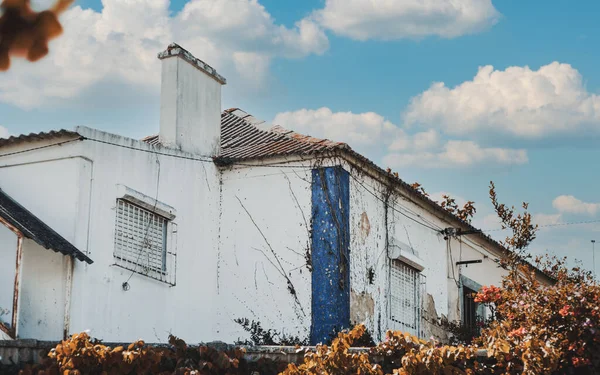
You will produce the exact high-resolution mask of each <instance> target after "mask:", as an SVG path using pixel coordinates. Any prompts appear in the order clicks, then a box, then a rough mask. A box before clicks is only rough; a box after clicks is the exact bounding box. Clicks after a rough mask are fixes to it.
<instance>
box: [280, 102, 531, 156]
mask: <svg viewBox="0 0 600 375" xmlns="http://www.w3.org/2000/svg"><path fill="white" fill-rule="evenodd" d="M273 123H274V124H277V125H281V126H283V127H285V128H289V129H292V130H294V131H297V132H299V133H302V134H308V135H311V136H314V137H319V138H327V139H330V140H333V141H341V142H346V143H348V144H349V145H350V146H351V147H353V148H355V149H356V150H357V151H359V152H370V153H373V154H374V153H381V152H382V151H383V152H387V155H386V156H385V157H384V158H383V162H384V164H385V166H386V167H387V166H389V167H392V168H397V167H404V166H413V165H417V166H420V167H427V168H449V167H471V166H475V165H481V164H501V165H511V164H524V163H527V161H528V158H527V153H526V151H525V150H514V149H505V148H484V147H480V146H479V145H478V144H477V143H475V142H472V141H464V140H449V141H446V142H445V143H443V142H442V141H441V140H440V135H439V134H438V133H437V132H436V131H435V130H428V131H424V132H419V133H415V134H408V133H407V132H406V131H405V130H404V129H402V128H400V127H398V126H396V125H395V124H393V123H392V122H391V121H389V120H387V119H386V118H385V117H383V116H381V115H379V114H377V113H374V112H365V113H352V112H333V111H332V110H331V109H329V108H326V107H324V108H320V109H317V110H309V109H301V110H298V111H293V112H283V113H279V114H277V115H276V116H275V119H274V120H273Z"/></svg>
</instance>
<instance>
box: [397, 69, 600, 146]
mask: <svg viewBox="0 0 600 375" xmlns="http://www.w3.org/2000/svg"><path fill="white" fill-rule="evenodd" d="M404 121H405V124H406V125H411V124H421V125H425V126H431V127H439V128H441V129H443V131H445V132H446V133H448V134H453V135H465V134H475V133H477V132H481V133H488V132H495V133H504V134H509V135H512V136H517V137H524V138H535V139H538V138H542V137H547V136H552V135H556V134H564V133H571V134H573V133H575V132H585V131H597V130H598V128H599V126H600V96H598V95H596V94H593V93H590V92H588V91H587V90H586V88H585V86H584V84H583V80H582V77H581V75H580V74H579V72H578V71H577V70H576V69H574V68H573V67H571V65H569V64H560V63H558V62H553V63H551V64H549V65H545V66H542V67H541V68H539V69H538V70H531V69H530V68H529V67H518V66H514V67H509V68H507V69H506V70H494V68H493V67H492V66H489V65H488V66H484V67H481V68H479V71H478V72H477V75H476V76H475V77H474V78H473V80H471V81H466V82H463V83H462V84H460V85H458V86H456V87H454V88H449V87H446V85H445V84H444V83H443V82H439V83H434V84H433V85H432V86H431V87H430V88H429V89H428V90H426V91H425V92H423V93H421V94H420V95H418V96H416V97H414V98H413V99H412V101H411V104H410V105H409V107H408V108H407V111H406V112H405V114H404Z"/></svg>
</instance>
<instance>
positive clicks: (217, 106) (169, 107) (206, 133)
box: [158, 43, 226, 156]
mask: <svg viewBox="0 0 600 375" xmlns="http://www.w3.org/2000/svg"><path fill="white" fill-rule="evenodd" d="M158 58H159V59H160V60H161V61H162V77H161V89H160V133H159V140H160V142H161V143H162V144H163V145H165V146H167V147H174V148H178V149H180V150H182V151H185V152H190V153H194V154H197V155H205V156H216V155H218V153H219V146H220V139H221V85H224V84H226V80H225V78H223V77H222V76H221V75H219V74H218V73H217V71H216V70H215V69H213V68H212V67H210V66H209V65H208V64H206V63H204V62H203V61H201V60H199V59H197V58H195V57H194V56H193V55H192V54H191V53H189V52H188V51H186V50H185V49H183V48H181V47H180V46H179V45H177V44H175V43H172V44H170V45H169V46H168V47H167V49H166V51H164V52H161V53H159V54H158Z"/></svg>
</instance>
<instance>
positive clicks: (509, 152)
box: [383, 140, 528, 168]
mask: <svg viewBox="0 0 600 375" xmlns="http://www.w3.org/2000/svg"><path fill="white" fill-rule="evenodd" d="M383 160H384V163H386V165H389V166H391V167H392V168H399V167H406V166H411V165H416V166H420V167H423V168H456V167H472V166H475V165H490V164H500V165H513V164H516V165H519V164H525V163H527V162H528V157H527V152H526V151H525V150H520V149H507V148H485V147H481V146H479V145H478V144H477V143H475V142H472V141H456V140H451V141H448V142H446V144H445V145H444V146H443V149H442V150H440V151H427V152H418V153H405V154H400V153H391V154H389V155H387V156H386V157H385V158H384V159H383Z"/></svg>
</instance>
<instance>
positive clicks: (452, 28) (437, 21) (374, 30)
mask: <svg viewBox="0 0 600 375" xmlns="http://www.w3.org/2000/svg"><path fill="white" fill-rule="evenodd" d="M499 17H500V13H499V12H498V11H497V10H496V8H494V6H493V4H492V2H491V0H428V1H423V0H404V1H390V0H326V2H325V7H324V8H323V9H320V10H317V11H315V12H314V13H313V15H312V18H313V19H315V20H316V21H317V22H319V23H320V24H321V25H322V26H323V27H326V28H328V29H330V30H332V31H333V32H334V33H336V34H338V35H342V36H346V37H350V38H352V39H356V40H367V39H380V40H393V39H401V38H419V37H424V36H429V35H437V36H440V37H443V38H453V37H457V36H461V35H465V34H471V33H475V32H478V31H482V30H485V29H487V28H488V27H490V26H492V25H493V24H495V23H496V22H497V21H498V19H499Z"/></svg>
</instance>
